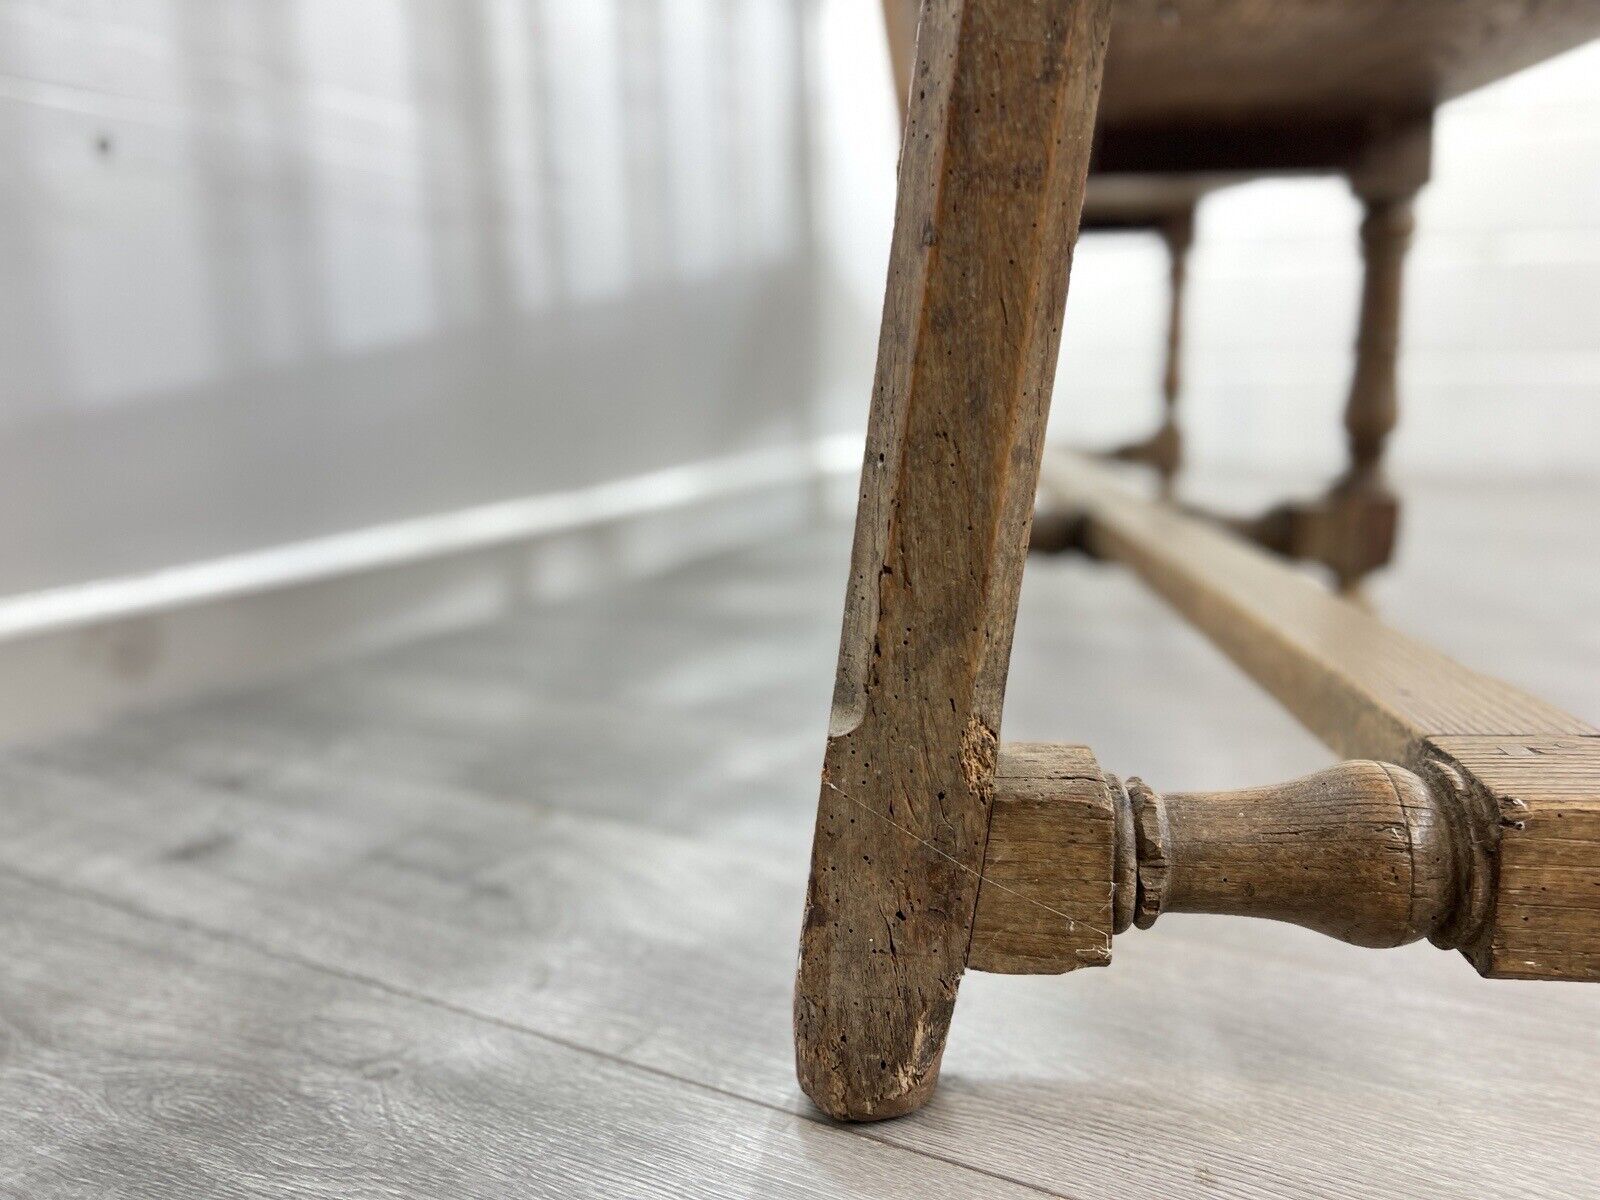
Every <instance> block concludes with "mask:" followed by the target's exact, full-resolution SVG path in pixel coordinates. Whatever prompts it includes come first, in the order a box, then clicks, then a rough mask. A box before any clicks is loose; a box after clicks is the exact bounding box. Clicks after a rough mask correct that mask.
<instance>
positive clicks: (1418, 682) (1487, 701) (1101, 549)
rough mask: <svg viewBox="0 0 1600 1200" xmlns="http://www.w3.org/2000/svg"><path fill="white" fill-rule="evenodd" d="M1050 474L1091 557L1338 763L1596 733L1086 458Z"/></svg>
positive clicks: (1060, 460)
mask: <svg viewBox="0 0 1600 1200" xmlns="http://www.w3.org/2000/svg"><path fill="white" fill-rule="evenodd" d="M1042 478H1043V486H1044V490H1045V493H1046V494H1047V495H1048V496H1049V497H1050V498H1051V499H1052V500H1054V501H1056V502H1058V503H1060V504H1061V505H1062V507H1063V508H1065V509H1067V510H1069V511H1074V512H1078V513H1081V514H1083V515H1085V516H1086V517H1087V518H1088V527H1087V531H1086V537H1087V541H1088V545H1089V547H1090V548H1091V549H1092V550H1093V551H1094V552H1096V553H1098V554H1101V555H1103V556H1105V557H1108V558H1115V559H1117V560H1119V561H1122V562H1125V563H1127V564H1128V565H1129V566H1131V567H1132V568H1133V569H1134V570H1135V571H1137V572H1138V574H1139V575H1140V576H1141V577H1142V578H1143V579H1144V580H1145V582H1146V583H1148V584H1149V585H1150V586H1151V587H1152V588H1154V589H1155V591H1156V592H1158V593H1159V594H1160V595H1161V596H1162V597H1163V598H1164V599H1165V600H1167V602H1168V603H1170V604H1171V605H1172V606H1173V607H1174V608H1176V609H1177V610H1178V611H1179V612H1180V613H1182V614H1183V615H1184V617H1185V618H1187V619H1188V620H1189V621H1190V622H1191V623H1192V624H1193V625H1194V626H1195V627H1196V628H1198V629H1199V630H1200V631H1201V632H1202V633H1204V634H1205V635H1206V636H1207V637H1208V638H1210V639H1211V640H1212V641H1213V642H1214V643H1215V644H1216V645H1217V646H1218V647H1219V648H1220V649H1221V650H1222V651H1223V652H1224V653H1226V654H1227V655H1228V656H1229V657H1230V658H1232V659H1233V660H1234V662H1236V663H1237V664H1238V665H1239V666H1240V667H1242V668H1243V669H1244V670H1245V671H1246V672H1247V673H1248V674H1249V675H1250V676H1251V678H1253V679H1254V680H1255V681H1256V682H1257V683H1259V684H1260V685H1261V686H1262V687H1264V688H1265V689H1266V690H1267V691H1268V692H1270V693H1271V694H1272V695H1273V696H1274V697H1276V698H1277V699H1278V700H1279V701H1280V702H1281V703H1282V704H1283V705H1284V706H1285V707H1286V708H1287V709H1288V710H1289V711H1290V712H1291V713H1293V714H1294V715H1295V716H1296V717H1297V718H1298V719H1299V720H1300V722H1301V723H1302V724H1303V725H1305V727H1306V728H1307V729H1309V730H1310V731H1311V732H1312V733H1314V734H1316V735H1317V736H1318V737H1319V738H1321V739H1322V740H1323V741H1324V742H1325V743H1327V745H1328V746H1330V747H1331V748H1332V749H1333V750H1334V751H1335V752H1336V753H1337V754H1339V755H1340V756H1342V757H1345V758H1373V759H1377V760H1379V761H1384V762H1393V763H1399V764H1402V765H1407V766H1409V765H1411V764H1412V761H1413V759H1414V757H1415V755H1416V752H1417V750H1418V748H1419V747H1420V745H1421V743H1422V742H1423V741H1424V740H1425V739H1427V738H1430V737H1434V736H1470V735H1486V736H1508V735H1522V736H1529V737H1560V736H1563V735H1565V736H1579V737H1584V736H1593V735H1594V734H1595V733H1596V730H1595V729H1594V728H1593V727H1592V726H1590V725H1589V724H1587V723H1586V722H1584V721H1581V720H1579V719H1578V718H1577V717H1574V716H1570V715H1569V714H1567V713H1564V712H1562V711H1561V710H1559V709H1557V708H1556V707H1554V706H1553V705H1550V704H1546V703H1545V702H1543V701H1542V700H1538V699H1536V698H1535V697H1533V696H1530V695H1528V694H1527V693H1526V692H1523V691H1520V690H1519V689H1517V688H1513V687H1511V686H1509V685H1507V684H1504V683H1501V682H1499V681H1497V680H1494V679H1490V678H1488V677H1486V676H1484V675H1480V674H1478V673H1477V672H1475V671H1471V670H1469V669H1467V668H1466V667H1463V666H1461V665H1460V664H1458V663H1456V662H1454V661H1453V660H1451V659H1450V658H1448V657H1446V656H1445V655H1443V654H1441V653H1439V652H1438V651H1436V650H1433V649H1431V648H1430V647H1427V646H1425V645H1423V644H1422V643H1420V642H1418V641H1416V640H1414V639H1412V638H1409V637H1407V636H1405V635H1404V634H1401V633H1398V632H1396V631H1395V630H1393V629H1390V628H1389V627H1388V626H1386V625H1384V623H1383V622H1382V621H1380V620H1379V619H1378V618H1377V617H1376V616H1374V615H1373V614H1372V613H1371V612H1369V611H1368V610H1366V609H1364V608H1362V607H1360V606H1358V605H1356V604H1353V603H1351V602H1349V601H1348V600H1343V599H1341V598H1339V597H1338V596H1335V595H1333V594H1332V593H1330V592H1329V591H1328V590H1327V589H1326V588H1324V587H1321V586H1320V585H1318V583H1317V582H1316V581H1315V580H1313V579H1310V578H1308V577H1307V576H1305V575H1302V574H1300V573H1299V572H1297V571H1295V570H1293V569H1292V568H1290V567H1287V566H1285V565H1284V564H1283V563H1281V562H1279V561H1277V560H1276V559H1274V558H1272V557H1271V556H1270V555H1268V554H1266V553H1264V552H1263V551H1261V550H1258V549H1256V548H1255V547H1252V546H1249V545H1246V544H1245V543H1244V542H1242V541H1240V540H1239V539H1238V538H1236V537H1234V536H1232V535H1230V534H1228V533H1227V532H1225V531H1223V530H1221V529H1218V528H1216V527H1215V526H1213V525H1212V524H1211V523H1210V522H1207V521H1203V520H1200V519H1197V518H1195V517H1190V516H1186V515H1184V514H1182V513H1179V512H1177V511H1175V510H1174V509H1172V508H1170V507H1168V506H1166V505H1162V504H1159V503H1156V502H1154V501H1150V500H1145V499H1142V498H1141V497H1139V496H1137V495H1136V494H1135V493H1134V492H1133V491H1132V490H1130V489H1129V488H1128V487H1127V486H1126V485H1125V484H1124V483H1122V482H1121V481H1120V480H1119V479H1118V478H1117V477H1116V476H1115V474H1114V473H1113V472H1111V471H1109V470H1107V469H1106V468H1105V467H1102V466H1099V465H1097V464H1096V463H1094V462H1092V461H1091V460H1089V459H1086V458H1084V457H1083V456H1081V455H1074V454H1070V453H1067V452H1060V453H1057V452H1052V454H1051V456H1050V459H1049V461H1048V462H1047V463H1046V466H1045V470H1044V474H1043V477H1042Z"/></svg>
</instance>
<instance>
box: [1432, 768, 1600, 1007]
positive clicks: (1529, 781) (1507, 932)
mask: <svg viewBox="0 0 1600 1200" xmlns="http://www.w3.org/2000/svg"><path fill="white" fill-rule="evenodd" d="M1427 753H1428V754H1429V755H1436V756H1438V757H1439V758H1440V759H1442V760H1443V761H1445V762H1447V763H1449V764H1451V765H1453V766H1454V767H1456V768H1458V769H1459V771H1460V772H1461V775H1462V777H1463V778H1464V779H1465V781H1467V784H1468V786H1471V787H1474V788H1479V789H1482V791H1483V793H1484V797H1483V798H1484V800H1485V801H1486V803H1487V805H1488V806H1489V808H1490V811H1491V814H1492V816H1493V817H1494V818H1495V819H1496V821H1497V826H1498V828H1497V833H1498V843H1497V845H1496V847H1495V853H1494V860H1495V865H1496V875H1495V880H1494V885H1493V894H1494V911H1493V917H1492V920H1491V922H1490V925H1489V927H1488V928H1487V929H1485V930H1484V933H1483V935H1482V937H1481V938H1479V939H1478V940H1477V941H1475V942H1474V943H1472V944H1470V945H1468V946H1467V947H1465V951H1466V954H1467V956H1468V957H1469V958H1470V959H1471V960H1472V962H1473V965H1474V966H1476V967H1477V968H1478V970H1479V971H1481V972H1482V973H1483V974H1484V975H1488V976H1491V977H1494V978H1500V979H1582V980H1600V738H1594V737H1577V738H1529V737H1437V738H1431V739H1429V741H1428V747H1427Z"/></svg>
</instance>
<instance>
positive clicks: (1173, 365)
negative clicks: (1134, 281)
mask: <svg viewBox="0 0 1600 1200" xmlns="http://www.w3.org/2000/svg"><path fill="white" fill-rule="evenodd" d="M1194 209H1195V206H1194V205H1192V204H1191V205H1189V206H1188V207H1187V208H1183V209H1179V210H1177V211H1175V212H1173V213H1172V214H1171V215H1170V216H1168V217H1167V218H1166V219H1165V220H1164V221H1163V222H1162V223H1161V240H1162V241H1163V242H1165V243H1166V247H1167V278H1168V286H1167V346H1166V357H1165V360H1164V361H1163V363H1162V369H1161V425H1160V427H1159V428H1157V430H1156V431H1155V432H1154V433H1153V434H1151V435H1150V436H1149V437H1147V438H1144V439H1142V440H1140V441H1137V442H1133V443H1131V444H1129V445H1126V446H1119V447H1118V448H1117V449H1115V450H1113V451H1112V452H1111V457H1112V458H1115V459H1118V460H1120V461H1122V462H1135V463H1144V464H1145V465H1146V466H1151V467H1154V468H1155V469H1156V472H1157V474H1159V475H1160V476H1161V494H1162V495H1164V496H1171V495H1172V485H1173V480H1174V479H1175V478H1176V476H1177V474H1178V468H1179V466H1181V465H1182V463H1183V434H1182V432H1181V431H1180V430H1179V429H1178V395H1179V393H1180V392H1181V391H1182V387H1183V376H1182V371H1181V365H1182V356H1183V291H1184V283H1185V281H1186V280H1187V278H1188V274H1189V247H1190V246H1191V245H1192V244H1193V242H1194Z"/></svg>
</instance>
